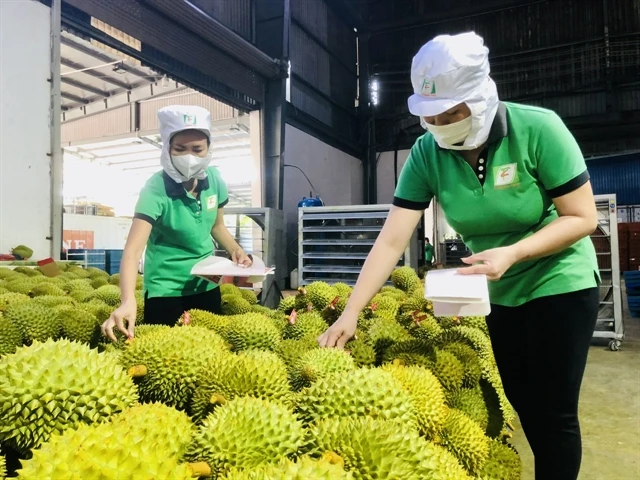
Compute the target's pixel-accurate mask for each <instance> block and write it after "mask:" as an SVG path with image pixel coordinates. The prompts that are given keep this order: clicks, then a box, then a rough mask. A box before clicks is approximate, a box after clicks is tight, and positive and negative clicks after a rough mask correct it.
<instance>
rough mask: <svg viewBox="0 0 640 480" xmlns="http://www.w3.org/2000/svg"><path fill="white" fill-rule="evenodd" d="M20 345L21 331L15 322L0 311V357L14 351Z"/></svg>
mask: <svg viewBox="0 0 640 480" xmlns="http://www.w3.org/2000/svg"><path fill="white" fill-rule="evenodd" d="M20 346H22V332H21V331H20V329H19V328H18V326H17V325H16V324H14V323H13V322H12V321H11V320H9V319H8V318H7V317H5V316H4V315H2V314H1V313H0V357H2V356H3V355H7V354H10V353H15V351H16V349H17V348H18V347H20Z"/></svg>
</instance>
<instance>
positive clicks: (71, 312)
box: [57, 306, 101, 346]
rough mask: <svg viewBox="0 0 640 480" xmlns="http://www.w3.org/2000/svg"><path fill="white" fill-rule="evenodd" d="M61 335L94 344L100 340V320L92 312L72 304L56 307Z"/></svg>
mask: <svg viewBox="0 0 640 480" xmlns="http://www.w3.org/2000/svg"><path fill="white" fill-rule="evenodd" d="M57 312H58V321H59V322H60V324H61V326H62V335H63V336H64V337H65V338H67V339H69V340H75V341H77V342H81V343H86V344H88V345H92V346H93V345H96V344H97V343H98V341H99V340H100V335H101V332H100V322H98V319H97V318H96V316H95V315H93V314H92V313H90V312H88V311H86V310H83V309H79V308H76V307H72V306H61V307H58V308H57Z"/></svg>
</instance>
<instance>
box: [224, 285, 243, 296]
mask: <svg viewBox="0 0 640 480" xmlns="http://www.w3.org/2000/svg"><path fill="white" fill-rule="evenodd" d="M219 288H220V295H235V296H237V297H241V296H242V290H240V288H238V287H237V286H235V285H234V284H233V283H223V284H221V285H220V287H219Z"/></svg>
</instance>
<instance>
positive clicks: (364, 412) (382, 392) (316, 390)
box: [296, 368, 417, 426]
mask: <svg viewBox="0 0 640 480" xmlns="http://www.w3.org/2000/svg"><path fill="white" fill-rule="evenodd" d="M296 411H297V413H298V416H299V418H301V419H302V420H303V421H304V422H306V423H313V422H316V421H318V420H321V419H323V418H328V417H346V416H350V415H356V416H370V417H372V418H387V419H398V420H401V421H403V422H405V423H406V424H407V425H414V426H417V417H416V411H415V408H414V406H413V403H412V400H411V397H410V396H409V394H408V393H407V392H406V390H405V389H404V388H403V386H402V384H401V383H400V382H399V381H398V380H396V379H395V378H394V377H393V375H392V374H391V373H389V372H385V371H383V370H380V369H378V368H370V369H366V368H362V369H357V370H352V371H340V372H333V373H329V374H328V375H326V376H324V377H323V378H320V379H318V380H317V381H316V382H315V383H313V384H312V385H311V386H310V387H308V388H305V389H304V390H302V391H301V392H300V395H299V396H298V398H297V405H296Z"/></svg>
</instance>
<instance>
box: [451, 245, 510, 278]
mask: <svg viewBox="0 0 640 480" xmlns="http://www.w3.org/2000/svg"><path fill="white" fill-rule="evenodd" d="M462 261H463V262H464V263H466V264H468V265H471V266H470V267H464V268H459V269H458V273H460V274H463V275H471V274H474V273H475V274H478V273H484V274H485V275H486V276H487V278H488V279H489V280H494V281H495V280H500V278H502V276H503V275H504V274H505V272H506V271H507V270H509V268H511V266H512V265H513V264H514V263H516V262H517V261H518V257H517V254H516V251H515V249H514V248H513V247H500V248H492V249H490V250H485V251H484V252H480V253H478V254H476V255H471V256H470V257H467V258H463V259H462ZM474 263H479V264H478V265H473V264H474Z"/></svg>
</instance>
